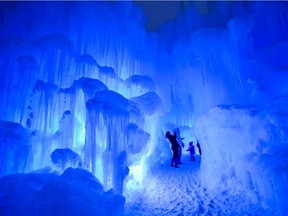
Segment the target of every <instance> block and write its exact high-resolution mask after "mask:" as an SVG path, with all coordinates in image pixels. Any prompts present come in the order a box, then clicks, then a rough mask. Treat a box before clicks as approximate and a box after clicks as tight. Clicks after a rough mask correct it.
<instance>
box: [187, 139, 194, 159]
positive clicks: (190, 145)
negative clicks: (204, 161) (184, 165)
mask: <svg viewBox="0 0 288 216" xmlns="http://www.w3.org/2000/svg"><path fill="white" fill-rule="evenodd" d="M187 151H189V152H190V161H195V146H194V145H193V141H192V142H189V147H188V149H187Z"/></svg>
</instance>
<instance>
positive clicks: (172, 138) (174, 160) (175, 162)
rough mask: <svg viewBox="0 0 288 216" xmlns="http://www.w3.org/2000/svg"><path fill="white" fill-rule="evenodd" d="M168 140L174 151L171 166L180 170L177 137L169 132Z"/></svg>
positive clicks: (167, 133)
mask: <svg viewBox="0 0 288 216" xmlns="http://www.w3.org/2000/svg"><path fill="white" fill-rule="evenodd" d="M166 138H167V139H168V140H169V142H170V143H171V149H172V151H173V156H172V159H171V166H174V167H175V168H178V167H179V166H178V154H179V145H178V142H177V140H176V136H175V135H172V134H171V133H170V132H169V131H167V132H166Z"/></svg>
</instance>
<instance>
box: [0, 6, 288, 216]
mask: <svg viewBox="0 0 288 216" xmlns="http://www.w3.org/2000/svg"><path fill="white" fill-rule="evenodd" d="M141 4H145V3H143V2H142V3H141V2H133V1H124V2H123V1H119V2H117V1H112V2H110V1H108V2H105V1H104V2H100V1H95V2H93V1H88V2H82V1H79V2H78V1H73V2H66V1H63V2H58V1H57V2H54V1H53V2H45V1H44V2H1V3H0V11H1V16H0V20H1V21H0V29H1V30H0V75H1V79H0V98H1V103H0V156H1V159H0V162H1V169H0V176H1V177H3V178H1V179H0V181H1V182H2V183H3V184H2V183H1V184H0V185H1V193H0V194H1V195H0V200H1V201H0V204H1V205H0V207H1V211H2V212H4V213H7V214H8V215H9V214H10V215H14V214H15V215H17V214H20V213H19V212H22V211H26V212H28V213H29V212H30V210H29V209H27V208H28V207H29V206H25V205H26V204H27V203H26V204H25V203H21V205H20V207H19V209H18V211H19V212H13V211H14V210H13V208H8V207H7V206H9V202H12V200H9V199H8V198H7V197H9V193H10V192H9V191H8V189H7V188H5V186H7V187H8V188H10V189H11V194H13V196H14V197H17V196H21V194H17V193H16V192H17V190H19V191H20V186H19V185H18V186H17V188H16V189H15V190H14V189H12V188H13V185H12V184H13V183H15V184H16V185H17V184H18V183H19V182H24V183H23V184H24V185H25V187H24V188H23V190H24V191H27V194H28V198H31V199H27V202H28V201H29V202H30V201H31V202H32V201H33V200H34V199H35V197H34V195H35V194H38V195H37V196H40V197H42V198H43V197H45V194H48V195H49V199H50V200H51V203H52V202H54V201H58V199H60V198H61V197H53V196H52V193H53V191H55V190H56V189H57V188H58V189H61V186H64V185H66V186H68V189H67V191H68V192H67V193H68V194H69V193H70V192H71V191H72V190H74V189H75V190H76V194H77V196H78V195H79V196H80V197H81V199H82V198H83V199H84V200H85V201H83V202H86V201H87V205H88V207H89V208H87V214H86V215H89V214H90V213H91V214H92V213H95V212H97V211H101V212H102V213H103V214H108V213H107V211H108V210H107V209H109V203H110V205H112V204H113V203H114V204H115V203H116V204H115V206H116V207H117V208H116V210H115V214H116V213H117V214H118V210H119V212H120V213H119V214H120V215H121V211H122V210H123V209H122V208H123V206H124V202H125V198H124V197H123V196H122V195H124V196H127V197H128V196H129V194H130V193H132V192H133V191H135V190H138V189H139V188H141V187H142V186H143V185H142V183H143V179H145V178H149V177H151V176H149V175H150V171H151V169H152V168H153V166H154V165H155V164H159V163H160V164H165V163H167V161H169V160H170V156H171V155H170V154H171V152H170V149H169V144H168V143H167V140H165V132H166V131H167V130H170V131H172V130H173V129H174V128H179V129H180V131H181V136H182V137H185V139H184V143H185V144H186V146H187V145H188V143H189V142H190V141H195V143H196V141H197V140H199V142H200V144H201V147H202V160H201V166H200V171H201V172H200V173H201V175H200V178H202V179H205V181H208V183H209V184H208V186H209V187H210V188H214V189H215V188H216V189H217V187H222V188H224V187H225V188H226V189H227V190H230V191H235V190H236V189H235V187H236V186H235V185H237V187H241V188H242V189H243V188H244V190H245V191H246V192H247V194H248V195H249V196H250V198H251V199H252V200H254V202H255V203H257V205H259V206H260V207H261V208H262V209H263V211H264V212H267V214H275V215H285V214H287V212H288V207H287V206H288V205H286V204H285V202H284V197H285V195H286V194H287V191H288V190H287V186H286V182H287V174H286V172H287V162H288V160H287V158H286V157H285V155H286V153H287V146H286V143H287V135H286V134H287V112H286V107H287V91H288V87H287V84H286V83H287V78H288V76H287V68H288V64H287V59H288V45H287V44H288V29H287V28H286V26H288V4H287V3H286V2H261V1H256V2H254V1H253V2H238V1H236V2H234V1H233V2H230V1H227V2H225V1H211V2H210V1H206V2H201V1H200V2H198V1H195V2H186V3H183V2H176V3H175V2H174V4H175V5H178V6H177V7H178V8H176V9H177V11H176V12H175V13H174V14H173V18H171V19H169V20H166V22H163V23H162V24H161V26H158V27H154V28H152V27H151V26H150V27H149V25H150V24H151V23H153V20H152V22H151V20H150V19H151V18H149V14H146V13H147V11H146V10H144V8H145V7H144V6H143V5H142V6H141ZM158 4H161V3H158ZM172 5H173V4H172ZM167 7H168V6H167ZM172 7H173V6H172ZM35 8H37V10H35ZM159 13H160V12H159ZM163 13H164V12H163ZM161 15H163V14H158V16H159V18H160V17H162V16H161ZM150 16H151V14H150ZM146 24H147V25H146ZM148 24H149V25H148ZM146 27H147V28H146ZM151 29H153V31H151ZM80 165H81V166H80ZM79 166H80V167H82V168H79ZM67 167H70V168H68V169H66V168H67ZM35 170H37V173H33V171H35ZM31 172H32V173H31ZM20 173H21V174H20ZM24 173H25V174H24ZM40 173H41V174H40ZM56 173H57V174H56ZM91 173H92V174H91ZM8 174H13V175H8ZM6 175H8V176H6ZM72 177H73V178H74V177H75V178H76V180H73V178H72ZM81 177H83V179H81ZM67 178H68V179H69V181H68V180H67ZM77 178H80V179H77ZM63 179H65V181H66V180H67V181H68V183H65V181H64V180H63ZM10 180H11V182H9V181H10ZM220 183H221V184H220ZM69 184H70V185H69ZM219 185H220V186H219ZM70 187H71V188H70ZM69 188H70V189H69ZM83 188H84V189H85V190H86V189H87V190H89V191H90V192H91V194H90V192H87V191H83ZM99 188H101V189H99ZM58 189H57V190H58ZM110 189H112V190H113V191H112V190H111V191H109V190H110ZM104 191H106V192H104ZM107 191H108V192H107ZM4 192H5V193H4ZM74 192H75V191H73V192H71V194H72V195H73V194H75V193H74ZM86 192H87V194H86ZM11 196H12V195H11ZM18 198H19V199H21V197H18ZM94 198H95V199H96V200H102V201H103V200H106V201H107V202H106V201H103V202H104V204H103V203H101V202H102V201H101V202H100V201H99V202H100V203H98V204H99V206H100V205H102V204H103V205H105V206H106V207H105V209H104V210H99V208H98V207H99V206H98V205H97V206H96V207H93V206H92V204H91V199H94ZM98 198H99V199H98ZM70 199H71V200H70ZM86 199H87V200H86ZM79 200H80V198H79ZM79 200H78V199H77V200H73V196H71V197H70V198H68V200H66V201H67V203H71V202H73V203H74V202H76V201H79ZM111 200H112V201H111ZM38 201H39V202H37V204H36V203H35V206H36V205H37V206H38V207H37V209H36V211H35V212H34V213H33V214H37V212H39V211H42V210H45V211H46V210H47V209H46V207H47V206H46V207H45V202H44V198H43V199H39V200H38ZM66 201H65V202H66ZM41 202H43V203H41ZM7 203H8V204H7ZM16 203H17V202H16ZM6 204H7V205H6ZM14 204H15V203H14ZM14 204H13V205H14ZM107 205H108V206H107ZM5 206H6V207H7V209H6V207H5ZM30 207H31V206H30ZM51 207H56V206H53V205H52V204H51ZM78 207H79V205H77V206H76V207H75V212H78V211H79V209H77V208H78ZM110 207H111V206H110ZM118 207H119V209H118ZM31 208H32V207H31ZM79 208H80V207H79ZM15 211H16V210H15ZM51 211H52V212H50V211H48V210H47V214H48V213H49V214H50V213H51V214H52V213H55V212H53V211H54V210H51ZM59 211H60V212H61V211H64V210H63V209H61V210H59ZM71 211H72V210H71ZM2 212H0V213H2ZM28 213H27V214H28ZM51 214H50V215H51ZM55 215H56V214H55ZM75 215H77V213H75Z"/></svg>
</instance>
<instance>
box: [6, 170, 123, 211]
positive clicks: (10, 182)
mask: <svg viewBox="0 0 288 216" xmlns="http://www.w3.org/2000/svg"><path fill="white" fill-rule="evenodd" d="M124 203H125V198H124V197H123V196H120V195H115V194H114V192H113V191H112V190H110V191H107V192H104V191H103V187H102V185H101V184H100V183H99V181H98V180H97V178H96V177H95V176H93V175H92V174H91V173H89V172H88V171H87V170H84V169H81V168H77V169H73V168H68V169H67V170H66V171H65V172H64V173H63V174H62V175H60V176H58V175H56V174H53V173H46V174H39V173H37V174H36V173H30V174H13V175H8V176H5V177H3V178H1V179H0V214H1V215H14V216H17V215H19V216H20V215H21V216H22V215H31V216H34V215H35V216H36V215H42V216H46V215H47V216H48V215H54V216H60V215H62V216H63V215H72V216H76V215H77V216H80V215H88V216H90V215H91V216H92V215H119V216H120V215H124V214H123V211H124Z"/></svg>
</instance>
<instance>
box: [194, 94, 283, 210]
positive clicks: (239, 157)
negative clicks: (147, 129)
mask: <svg viewBox="0 0 288 216" xmlns="http://www.w3.org/2000/svg"><path fill="white" fill-rule="evenodd" d="M287 99H288V97H287V95H286V96H283V97H281V98H278V100H276V101H274V103H273V104H272V105H271V106H269V107H267V108H265V109H261V110H260V109H255V108H253V106H239V105H238V106H237V105H232V106H218V107H215V108H213V109H210V110H209V111H208V112H207V113H206V114H203V115H202V116H201V117H199V118H198V119H197V120H196V124H195V125H196V127H195V133H196V136H197V137H198V139H199V140H200V143H201V145H202V153H203V160H202V165H201V172H202V174H203V178H206V179H211V180H212V179H213V181H209V187H211V188H213V187H219V185H222V186H224V187H227V188H230V190H234V189H233V188H234V185H235V184H236V182H237V183H240V184H241V185H242V186H243V187H244V188H245V190H246V191H247V194H250V197H251V198H253V199H254V200H255V201H256V200H257V202H260V203H261V205H262V207H263V208H264V209H265V210H266V211H267V212H270V213H271V214H272V213H273V212H275V214H276V215H283V214H286V213H287V211H288V209H287V205H286V204H285V203H284V202H283V200H285V199H284V197H285V196H286V195H285V194H287V192H288V187H287V185H286V184H285V182H287V181H288V177H287V172H286V171H287V164H288V160H287V157H286V156H285V155H286V154H287V152H288V149H287V145H285V143H286V140H287V133H286V131H287V122H288V118H287V116H288V112H287V109H286V108H284V107H285V104H287V101H288V100H287ZM273 214H274V213H273Z"/></svg>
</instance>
